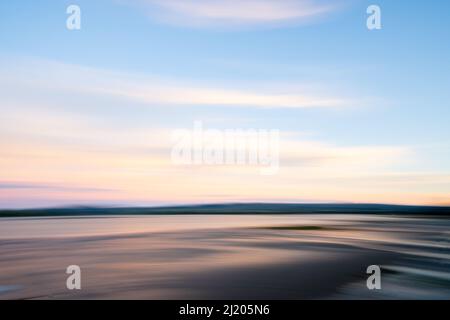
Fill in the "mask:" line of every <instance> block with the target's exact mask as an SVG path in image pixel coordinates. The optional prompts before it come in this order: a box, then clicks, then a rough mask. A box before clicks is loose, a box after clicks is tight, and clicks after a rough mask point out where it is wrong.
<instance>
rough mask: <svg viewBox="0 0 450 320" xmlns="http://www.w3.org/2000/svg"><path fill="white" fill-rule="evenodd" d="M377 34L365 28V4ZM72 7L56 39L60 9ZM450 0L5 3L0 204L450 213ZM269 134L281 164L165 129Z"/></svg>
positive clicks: (1, 17)
mask: <svg viewBox="0 0 450 320" xmlns="http://www.w3.org/2000/svg"><path fill="white" fill-rule="evenodd" d="M372 4H375V5H378V6H379V7H380V9H381V23H382V27H381V29H379V30H369V29H368V28H367V26H366V20H367V18H368V16H369V15H368V14H367V12H366V10H367V7H368V6H369V5H372ZM70 5H78V6H79V8H80V9H81V29H80V30H69V29H68V28H67V27H66V21H67V19H68V17H69V14H67V12H66V10H67V7H69V6H70ZM448 12H450V3H449V2H448V1H444V0H442V1H437V0H436V1H382V0H371V1H366V0H335V1H331V0H276V1H275V0H242V1H237V0H209V1H207V0H204V1H201V0H183V1H182V0H164V1H163V0H130V1H125V0H89V1H87V0H71V1H62V0H59V1H54V0H40V1H32V0H20V1H1V2H0V112H1V116H0V208H28V207H53V206H67V205H136V206H145V205H166V204H185V203H213V202H214V203H215V202H320V203H322V202H358V203H392V204H426V205H430V204H433V205H449V204H450V139H449V138H450V126H449V125H448V123H449V120H450V90H449V88H450V59H449V57H450V41H449V38H450V20H449V19H448ZM198 121H200V122H201V123H202V124H203V126H204V127H205V128H209V129H216V130H226V129H240V130H249V129H256V130H278V131H279V132H280V149H279V170H278V171H277V173H276V174H273V175H261V174H260V170H259V169H258V168H255V166H251V165H183V166H179V165H175V164H174V163H173V161H172V160H171V150H173V141H172V140H171V137H172V136H171V135H172V133H173V132H174V130H177V129H180V128H181V129H187V130H192V128H193V127H194V124H195V123H196V122H198Z"/></svg>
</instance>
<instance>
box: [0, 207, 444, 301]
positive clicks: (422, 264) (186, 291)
mask: <svg viewBox="0 0 450 320" xmlns="http://www.w3.org/2000/svg"><path fill="white" fill-rule="evenodd" d="M449 222H450V221H449V220H448V219H444V218H436V219H434V218H423V217H420V218H418V217H393V216H389V217H384V216H364V215H358V216H355V215H351V216H350V215H348V216H347V215H261V216H251V215H245V216H239V215H227V216H220V215H215V216H208V215H202V216H135V217H133V216H131V217H130V216H127V217H96V218H92V217H91V218H83V217H77V218H69V217H65V218H21V219H2V221H1V222H0V270H1V274H0V298H3V299H15V298H44V299H52V298H57V299H65V298H67V299H77V298H83V299H84V298H93V299H104V298H113V299H115V298H125V299H127V298H136V299H316V298H342V299H357V298H363V299H372V298H375V299H377V298H382V299H383V298H401V299H402V298H406V299H414V298H420V299H427V298H438V299H448V298H450V283H449V274H450V273H449V270H450V269H449V268H448V267H449V263H450V259H449V258H450V257H449V254H450V251H449V246H448V241H449V238H448V233H449V230H450V229H449V226H450V223H449ZM71 264H77V265H79V266H80V267H81V268H82V290H80V291H68V290H67V289H66V287H65V283H66V276H67V275H66V274H65V269H66V267H67V266H68V265H71ZM372 264H376V265H381V266H382V270H383V273H382V277H383V278H382V281H383V288H382V290H381V291H369V290H368V289H367V288H366V286H365V283H366V278H367V275H366V273H365V271H366V268H367V266H369V265H372Z"/></svg>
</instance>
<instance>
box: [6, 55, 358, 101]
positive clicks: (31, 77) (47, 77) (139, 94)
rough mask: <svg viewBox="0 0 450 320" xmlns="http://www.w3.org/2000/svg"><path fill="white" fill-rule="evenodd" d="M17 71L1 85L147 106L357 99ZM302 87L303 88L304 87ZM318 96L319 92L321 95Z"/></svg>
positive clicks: (99, 72) (68, 69) (39, 65)
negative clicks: (10, 84) (127, 101)
mask: <svg viewBox="0 0 450 320" xmlns="http://www.w3.org/2000/svg"><path fill="white" fill-rule="evenodd" d="M20 65H21V67H20V68H19V69H16V68H14V67H13V68H9V67H7V66H5V68H6V69H7V70H8V71H6V70H5V71H4V72H3V76H2V79H0V82H2V81H3V82H5V83H11V82H14V81H16V82H18V83H20V84H22V85H23V84H24V85H28V86H30V87H32V88H40V89H51V90H64V91H70V92H76V93H84V94H96V95H104V96H105V95H106V96H111V97H119V98H123V99H129V100H132V101H136V102H140V103H144V104H148V105H149V106H158V105H175V106H229V107H255V108H329V107H332V108H340V107H346V106H352V105H355V104H356V103H357V101H356V99H350V98H346V97H340V96H338V95H335V94H332V93H328V94H327V93H326V88H317V89H314V90H312V89H306V86H303V88H304V89H303V90H302V89H297V90H296V89H293V87H292V86H290V87H288V88H287V89H283V90H280V89H277V88H281V87H283V86H282V85H280V84H279V85H273V86H272V87H273V88H272V89H270V88H269V89H268V88H267V85H265V86H263V87H260V88H259V89H258V84H254V83H253V84H250V85H249V87H251V88H249V89H245V88H244V89H242V88H236V87H233V86H228V85H227V86H223V85H222V86H221V85H204V84H195V82H194V84H193V81H192V80H186V79H161V78H158V77H157V76H149V75H145V76H144V75H139V74H130V73H122V72H117V71H109V70H103V69H97V68H89V67H84V66H78V65H70V64H63V63H57V62H52V61H31V62H30V61H24V62H21V63H20ZM298 87H301V86H300V85H299V86H298ZM317 92H320V94H318V93H317Z"/></svg>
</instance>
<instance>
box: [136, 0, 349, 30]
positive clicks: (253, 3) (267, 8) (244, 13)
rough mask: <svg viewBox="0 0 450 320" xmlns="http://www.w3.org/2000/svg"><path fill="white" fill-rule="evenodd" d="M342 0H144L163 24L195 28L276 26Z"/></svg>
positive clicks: (322, 12) (327, 9)
mask: <svg viewBox="0 0 450 320" xmlns="http://www.w3.org/2000/svg"><path fill="white" fill-rule="evenodd" d="M342 2H343V1H341V0H338V1H336V0H335V1H330V0H209V1H201V0H170V1H167V0H144V1H140V2H139V3H140V4H141V5H143V6H144V7H145V8H146V9H147V11H148V13H149V14H150V15H151V16H152V17H154V18H156V19H158V20H160V21H162V22H165V23H169V24H174V25H185V26H186V25H187V26H195V27H210V26H219V27H226V28H230V27H236V26H260V25H264V26H277V25H280V24H286V23H304V22H309V21H311V20H313V19H316V18H318V17H322V16H324V15H325V14H328V13H330V12H332V11H334V10H336V9H337V8H339V7H340V6H341V5H342Z"/></svg>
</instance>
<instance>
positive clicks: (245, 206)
mask: <svg viewBox="0 0 450 320" xmlns="http://www.w3.org/2000/svg"><path fill="white" fill-rule="evenodd" d="M152 214H387V215H399V214H400V215H436V216H449V217H450V207H437V206H403V205H386V204H294V203H289V204H282V203H232V204H205V205H185V206H166V207H110V208H108V207H66V208H48V209H23V210H0V217H45V216H94V215H152Z"/></svg>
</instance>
